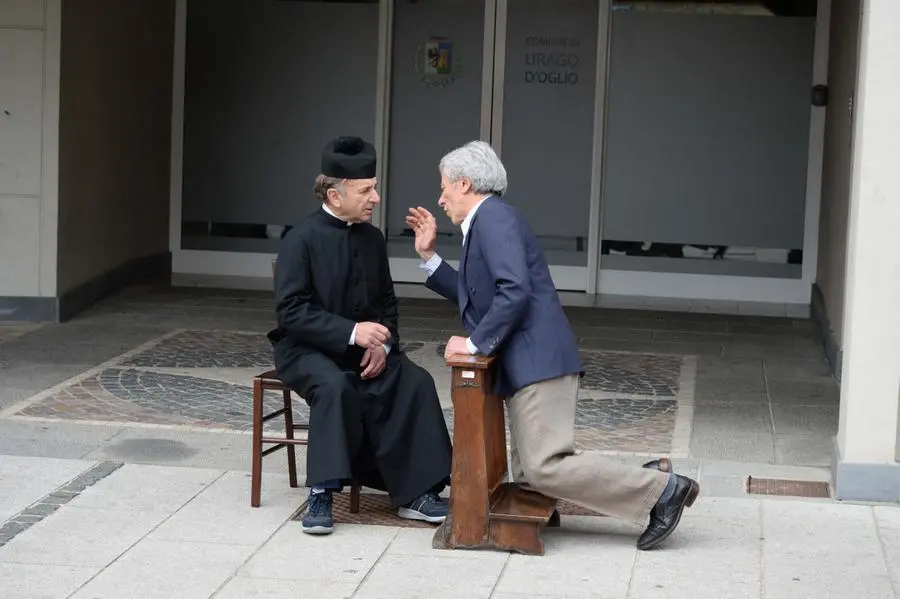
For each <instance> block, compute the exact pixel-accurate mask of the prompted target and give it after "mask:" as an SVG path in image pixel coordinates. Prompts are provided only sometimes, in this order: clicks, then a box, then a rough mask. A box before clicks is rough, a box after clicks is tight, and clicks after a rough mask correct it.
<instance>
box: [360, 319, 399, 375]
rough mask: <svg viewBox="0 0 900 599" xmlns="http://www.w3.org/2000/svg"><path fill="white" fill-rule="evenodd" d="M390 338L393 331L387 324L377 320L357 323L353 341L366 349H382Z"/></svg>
mask: <svg viewBox="0 0 900 599" xmlns="http://www.w3.org/2000/svg"><path fill="white" fill-rule="evenodd" d="M390 338H391V332H390V331H389V330H388V328H387V327H386V326H384V325H382V324H378V323H377V322H360V323H358V324H357V325H356V333H355V335H354V338H353V341H354V343H356V345H358V346H360V347H364V348H366V349H381V348H382V347H383V346H384V344H385V343H387V342H388V339H390ZM363 366H365V365H363Z"/></svg>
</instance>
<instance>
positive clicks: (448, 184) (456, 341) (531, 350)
mask: <svg viewBox="0 0 900 599" xmlns="http://www.w3.org/2000/svg"><path fill="white" fill-rule="evenodd" d="M439 170H440V174H441V197H440V199H439V200H438V205H439V206H440V207H441V208H442V209H443V210H444V212H445V213H446V214H447V216H448V217H449V218H450V220H451V221H452V222H453V224H454V225H459V226H460V228H461V230H462V235H463V250H462V255H461V258H460V263H459V271H456V270H455V269H454V268H453V267H452V266H450V265H449V264H448V263H446V262H444V261H443V260H442V259H441V257H440V256H439V255H438V254H436V253H435V240H436V237H437V224H436V222H435V219H434V216H432V215H431V213H430V212H428V210H426V209H425V208H421V207H420V208H412V209H410V214H409V216H408V217H407V219H406V220H407V223H408V224H409V225H410V226H411V227H412V228H413V230H414V231H415V235H416V241H415V247H416V251H417V252H418V254H419V256H420V257H421V258H422V268H423V269H424V270H425V271H426V272H427V273H428V278H427V280H426V285H427V286H428V288H429V289H431V290H433V291H435V292H437V293H439V294H440V295H442V296H444V297H445V298H447V299H449V300H451V301H453V302H455V303H456V304H457V305H458V306H459V310H460V314H461V316H462V322H463V325H464V326H465V328H466V330H467V331H469V336H468V337H465V338H463V337H451V338H450V340H449V341H448V342H447V349H446V351H445V354H446V355H447V356H449V355H452V354H479V355H487V356H492V355H496V356H497V360H498V362H497V364H498V366H497V369H496V389H495V392H496V394H497V395H500V396H502V397H505V398H507V406H508V410H509V428H510V435H511V446H512V448H513V459H512V462H513V463H512V465H511V469H512V471H513V476H514V479H515V480H516V481H517V482H520V483H523V482H524V483H525V484H527V485H529V486H531V487H532V488H534V489H537V490H538V491H540V492H542V493H544V494H545V495H548V496H551V497H557V498H560V499H566V500H569V501H571V502H573V503H576V504H579V505H582V506H584V507H586V508H588V509H591V510H594V511H596V512H599V513H602V514H607V515H610V516H615V517H618V518H621V519H623V520H628V521H631V522H635V523H639V524H643V522H645V521H646V518H647V517H648V516H649V518H650V522H649V524H648V525H647V528H646V529H645V530H644V532H643V533H642V534H641V536H640V537H639V539H638V541H637V546H638V548H639V549H651V548H653V547H656V546H657V545H659V544H660V543H661V542H662V541H664V540H665V539H666V538H668V537H669V535H671V534H672V532H673V531H674V530H675V528H676V527H677V526H678V523H679V522H680V520H681V514H682V512H683V511H684V508H685V507H690V506H691V505H692V504H693V503H694V500H695V499H696V498H697V495H698V494H699V491H700V487H699V485H698V484H697V482H696V481H694V480H691V479H690V478H687V477H685V476H681V475H677V474H674V473H670V472H662V471H661V470H663V469H665V470H668V468H660V462H649V463H647V464H645V465H644V467H643V468H641V467H637V466H628V465H624V464H621V463H619V462H618V461H616V460H612V459H609V458H607V457H605V456H603V455H602V454H601V453H599V452H592V451H585V452H580V453H575V436H574V424H575V402H576V399H577V395H578V385H579V380H580V378H581V376H582V375H583V373H584V371H583V367H582V364H581V358H580V355H579V352H578V344H577V342H576V339H575V336H574V334H573V333H572V329H571V327H570V325H569V321H568V319H567V318H566V315H565V312H563V309H562V305H561V304H560V302H559V297H558V295H557V292H556V288H555V286H554V284H553V280H552V279H551V277H550V269H549V268H548V266H547V262H546V260H545V258H544V254H543V251H542V250H541V247H540V245H539V243H538V241H537V238H536V237H535V236H534V234H533V233H532V231H531V229H530V227H529V226H528V223H527V222H526V221H525V219H524V218H523V217H522V215H521V214H520V213H519V211H518V210H516V209H515V208H514V207H512V206H510V205H509V204H507V203H505V202H504V201H503V200H502V199H501V196H502V195H503V193H504V192H505V191H506V169H505V168H504V166H503V163H502V162H501V161H500V159H499V158H498V157H497V155H496V154H495V153H494V151H493V149H492V148H491V147H490V145H488V144H487V143H485V142H482V141H474V142H471V143H468V144H466V145H465V146H463V147H461V148H457V149H456V150H453V151H452V152H450V153H449V154H447V155H446V156H444V157H443V158H442V159H441V162H440V166H439ZM666 464H667V462H666Z"/></svg>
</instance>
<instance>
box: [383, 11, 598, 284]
mask: <svg viewBox="0 0 900 599" xmlns="http://www.w3.org/2000/svg"><path fill="white" fill-rule="evenodd" d="M600 4H601V0H563V1H560V0H515V1H514V2H513V1H509V0H428V1H427V2H424V1H417V0H393V5H392V12H393V14H392V17H391V23H392V31H391V38H392V49H391V61H390V62H391V74H390V80H391V91H390V96H389V97H390V106H389V110H388V111H387V112H388V114H389V123H388V124H387V127H386V130H387V132H388V135H387V139H388V142H387V161H388V164H387V166H386V172H387V177H386V180H385V181H383V195H384V197H385V205H386V206H385V208H386V210H385V211H386V214H385V218H384V231H385V236H386V238H387V241H388V255H389V256H390V258H391V270H392V273H393V276H394V279H395V280H396V281H397V282H421V281H422V279H423V273H422V271H421V270H420V269H419V268H418V265H419V260H418V258H417V257H416V254H415V251H414V249H413V239H412V232H411V231H409V230H408V228H407V226H406V222H405V220H404V219H405V217H406V214H407V210H408V208H409V207H410V206H415V205H423V206H428V207H436V202H437V198H438V195H439V174H438V170H437V163H438V161H439V160H440V158H441V156H443V155H444V154H445V153H446V152H448V151H450V150H452V149H453V148H455V147H458V146H460V145H462V144H464V143H466V142H468V141H471V140H473V139H484V140H488V141H490V142H491V144H492V145H493V146H494V148H495V149H496V150H497V152H498V153H499V154H500V156H501V158H502V159H503V162H504V164H505V165H506V168H507V171H508V174H509V190H508V192H507V196H506V198H505V199H506V200H507V201H508V202H510V203H512V204H514V205H516V206H517V207H518V208H519V209H520V210H521V211H522V212H523V214H524V215H525V217H526V219H527V220H528V222H529V223H530V225H531V227H532V229H533V230H534V232H535V234H536V235H537V237H538V239H539V241H540V243H541V245H542V246H543V249H544V251H545V254H546V257H547V260H548V262H549V263H550V265H551V273H552V276H553V279H554V282H555V283H556V286H557V289H559V290H560V291H585V290H586V289H587V288H588V272H589V268H588V267H589V265H590V266H593V265H594V258H591V256H592V252H591V250H592V248H593V243H592V242H593V240H592V238H591V235H592V232H596V231H598V227H597V226H591V223H592V222H593V220H594V219H595V218H597V216H596V215H597V214H599V212H598V209H597V206H596V204H597V203H598V202H599V191H598V190H599V187H597V186H596V185H595V184H594V183H595V172H596V171H597V170H598V169H596V168H595V165H596V164H597V163H598V160H597V159H596V157H595V146H596V145H597V144H596V143H595V131H594V129H595V127H594V124H595V113H596V112H597V102H596V95H595V93H596V92H595V87H596V86H595V84H596V81H597V73H598V69H597V56H598V52H597V48H598V20H599V10H600V9H599V6H600ZM595 198H596V201H595ZM594 234H596V233H594ZM461 243H462V237H461V233H460V231H459V228H458V227H456V226H454V225H452V223H450V222H449V220H447V219H446V218H444V217H443V216H442V215H438V252H439V253H440V254H441V255H442V256H443V257H444V258H445V259H447V260H450V261H451V262H453V261H456V260H457V259H458V258H459V253H460V248H461Z"/></svg>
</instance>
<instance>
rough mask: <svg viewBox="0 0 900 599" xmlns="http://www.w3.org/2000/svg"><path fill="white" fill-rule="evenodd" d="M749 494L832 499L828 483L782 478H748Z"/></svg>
mask: <svg viewBox="0 0 900 599" xmlns="http://www.w3.org/2000/svg"><path fill="white" fill-rule="evenodd" d="M747 493H749V494H750V495H777V496H779V497H810V498H820V499H828V498H829V497H831V493H830V492H829V488H828V483H826V482H817V481H806V480H785V479H780V478H753V477H752V476H748V477H747Z"/></svg>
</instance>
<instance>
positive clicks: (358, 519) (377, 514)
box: [291, 493, 600, 528]
mask: <svg viewBox="0 0 900 599" xmlns="http://www.w3.org/2000/svg"><path fill="white" fill-rule="evenodd" d="M556 508H557V510H558V511H559V513H560V515H561V516H599V515H600V514H597V513H594V512H592V511H590V510H586V509H584V508H582V507H579V506H577V505H574V504H572V503H569V502H567V501H560V502H559V503H557V506H556ZM305 512H306V503H305V502H304V504H303V505H301V506H300V509H298V510H297V511H296V512H295V513H294V515H293V516H291V520H296V521H300V520H303V514H304V513H305ZM332 515H333V516H334V523H335V524H368V525H370V526H400V527H404V528H435V525H433V524H428V523H427V522H420V521H417V520H407V519H405V518H400V517H398V516H397V510H396V509H394V508H392V507H391V500H390V498H389V497H388V496H387V495H381V494H378V495H376V494H373V493H361V494H360V496H359V512H357V513H355V514H354V513H351V512H350V493H338V494H335V496H334V505H333V507H332Z"/></svg>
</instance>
